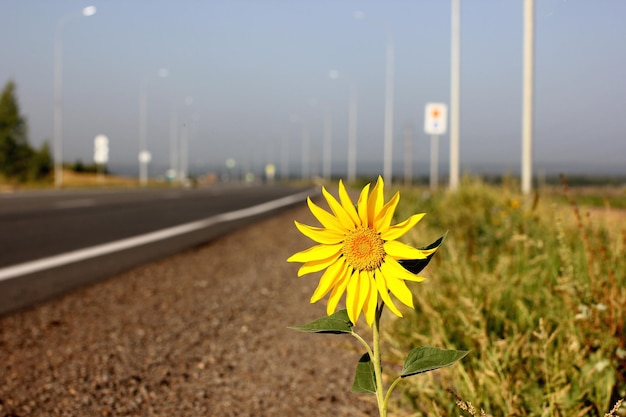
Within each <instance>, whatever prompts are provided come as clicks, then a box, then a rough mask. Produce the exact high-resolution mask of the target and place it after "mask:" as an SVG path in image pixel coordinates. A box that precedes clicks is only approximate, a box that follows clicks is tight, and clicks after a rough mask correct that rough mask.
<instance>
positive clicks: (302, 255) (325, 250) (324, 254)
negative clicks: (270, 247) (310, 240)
mask: <svg viewBox="0 0 626 417" xmlns="http://www.w3.org/2000/svg"><path fill="white" fill-rule="evenodd" d="M342 247H343V245H342V244H338V245H315V246H312V247H310V248H308V249H306V250H303V251H301V252H298V253H294V254H293V255H291V256H290V257H289V258H288V259H287V262H311V261H320V260H322V259H328V258H330V257H331V256H333V255H335V254H337V253H339V252H341V248H342Z"/></svg>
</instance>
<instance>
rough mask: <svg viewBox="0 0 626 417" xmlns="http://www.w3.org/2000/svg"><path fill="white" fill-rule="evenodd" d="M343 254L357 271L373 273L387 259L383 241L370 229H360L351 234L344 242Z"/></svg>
mask: <svg viewBox="0 0 626 417" xmlns="http://www.w3.org/2000/svg"><path fill="white" fill-rule="evenodd" d="M342 253H343V256H345V257H346V261H347V262H348V264H350V266H352V267H353V268H354V269H355V270H357V271H372V270H374V269H376V268H378V267H379V266H380V264H381V263H382V262H383V259H384V258H385V249H384V247H383V240H382V239H381V238H380V235H379V234H378V233H376V232H375V231H374V230H372V229H370V228H369V227H358V228H356V229H354V230H352V231H351V232H349V233H348V235H347V236H346V239H345V240H344V241H343V249H342Z"/></svg>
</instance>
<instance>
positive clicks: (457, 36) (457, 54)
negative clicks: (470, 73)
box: [450, 0, 461, 191]
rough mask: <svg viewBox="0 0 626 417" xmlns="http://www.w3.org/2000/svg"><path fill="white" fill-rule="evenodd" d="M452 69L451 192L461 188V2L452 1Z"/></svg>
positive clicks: (457, 0)
mask: <svg viewBox="0 0 626 417" xmlns="http://www.w3.org/2000/svg"><path fill="white" fill-rule="evenodd" d="M451 26H452V34H451V37H452V45H451V57H450V58H451V59H450V62H451V68H450V190H452V191H455V190H456V189H457V188H458V186H459V121H460V91H461V0H452V25H451Z"/></svg>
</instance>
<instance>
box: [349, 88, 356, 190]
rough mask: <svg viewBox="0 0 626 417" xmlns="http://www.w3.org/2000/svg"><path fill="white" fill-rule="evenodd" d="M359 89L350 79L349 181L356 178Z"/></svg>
mask: <svg viewBox="0 0 626 417" xmlns="http://www.w3.org/2000/svg"><path fill="white" fill-rule="evenodd" d="M357 94H358V93H357V89H356V84H355V83H354V81H350V104H349V109H348V182H354V181H355V180H356V141H357V134H356V129H357V100H358V98H357Z"/></svg>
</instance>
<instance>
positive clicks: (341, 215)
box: [322, 187, 355, 229]
mask: <svg viewBox="0 0 626 417" xmlns="http://www.w3.org/2000/svg"><path fill="white" fill-rule="evenodd" d="M322 195H323V196H324V198H325V199H326V201H327V202H328V206H329V207H330V209H331V210H332V211H333V213H334V214H335V216H336V217H337V220H339V223H341V224H342V225H343V226H344V227H345V228H347V229H353V228H354V225H355V223H354V221H353V220H352V218H351V217H350V215H349V214H348V213H347V212H346V209H344V208H343V206H342V205H341V204H339V202H338V201H337V199H335V197H333V196H332V194H330V193H329V192H328V191H326V188H324V187H322Z"/></svg>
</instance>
